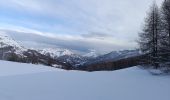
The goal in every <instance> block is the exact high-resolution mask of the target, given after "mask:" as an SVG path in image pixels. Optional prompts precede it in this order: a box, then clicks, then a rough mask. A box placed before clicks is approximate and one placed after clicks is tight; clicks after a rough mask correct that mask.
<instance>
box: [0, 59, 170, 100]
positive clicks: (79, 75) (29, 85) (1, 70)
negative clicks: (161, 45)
mask: <svg viewBox="0 0 170 100" xmlns="http://www.w3.org/2000/svg"><path fill="white" fill-rule="evenodd" d="M15 69H16V70H15ZM39 70H40V71H39ZM11 73H13V74H11ZM15 73H16V74H15ZM169 84H170V76H164V75H163V76H153V75H151V74H150V73H148V72H147V71H146V70H141V69H139V68H137V67H133V68H128V69H123V70H118V71H113V72H93V73H88V72H79V71H58V70H56V69H53V68H49V67H44V66H40V65H38V66H34V65H31V64H19V63H11V62H2V61H0V100H170V95H169V93H170V86H169Z"/></svg>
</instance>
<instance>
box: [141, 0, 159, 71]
mask: <svg viewBox="0 0 170 100" xmlns="http://www.w3.org/2000/svg"><path fill="white" fill-rule="evenodd" d="M160 34H161V17H160V12H159V8H158V6H157V4H156V3H155V2H154V3H153V5H152V6H151V8H150V11H149V12H148V15H147V17H146V19H145V24H144V26H143V30H142V32H140V33H139V37H140V40H139V45H140V49H141V51H142V52H143V53H144V54H147V55H148V56H147V59H145V60H146V61H145V63H146V62H147V63H148V64H150V65H151V66H155V67H156V68H157V67H158V66H159V47H160V46H159V44H160V43H159V37H160Z"/></svg>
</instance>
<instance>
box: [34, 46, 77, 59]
mask: <svg viewBox="0 0 170 100" xmlns="http://www.w3.org/2000/svg"><path fill="white" fill-rule="evenodd" d="M37 51H38V52H40V53H41V54H43V55H49V56H51V57H52V58H57V57H61V56H65V55H68V56H69V55H73V54H74V53H73V52H71V51H70V50H68V49H61V48H45V49H42V50H37Z"/></svg>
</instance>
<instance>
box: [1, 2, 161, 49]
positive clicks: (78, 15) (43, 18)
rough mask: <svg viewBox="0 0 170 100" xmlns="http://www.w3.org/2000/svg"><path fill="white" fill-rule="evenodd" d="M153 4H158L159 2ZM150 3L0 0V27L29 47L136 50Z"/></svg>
mask: <svg viewBox="0 0 170 100" xmlns="http://www.w3.org/2000/svg"><path fill="white" fill-rule="evenodd" d="M157 2H158V4H159V5H160V4H161V2H162V0H157ZM151 3H152V0H5V1H4V0H0V12H1V13H0V21H1V23H0V28H1V29H4V30H6V31H7V32H8V33H9V34H11V35H12V36H13V37H14V38H17V40H20V41H22V42H24V43H25V44H27V45H29V46H31V45H30V44H29V43H31V44H32V45H37V44H41V45H40V46H47V45H48V46H58V47H63V48H70V49H73V50H81V51H87V50H88V49H96V50H97V51H99V52H109V51H113V50H117V49H131V48H135V47H137V45H136V43H135V40H136V39H137V37H138V36H137V35H138V34H137V33H138V32H139V30H140V26H141V23H142V22H143V19H144V17H145V14H146V11H147V10H148V8H149V6H150V5H151ZM9 31H10V32H9ZM24 36H25V37H24ZM35 47H36V46H35Z"/></svg>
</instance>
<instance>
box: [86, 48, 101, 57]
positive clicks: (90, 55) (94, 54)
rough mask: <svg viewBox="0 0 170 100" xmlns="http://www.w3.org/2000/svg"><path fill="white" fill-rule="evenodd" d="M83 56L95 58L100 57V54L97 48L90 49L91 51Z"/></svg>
mask: <svg viewBox="0 0 170 100" xmlns="http://www.w3.org/2000/svg"><path fill="white" fill-rule="evenodd" d="M83 56H84V57H92V58H95V57H98V56H99V54H97V52H96V50H90V52H88V53H86V54H84V55H83Z"/></svg>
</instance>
